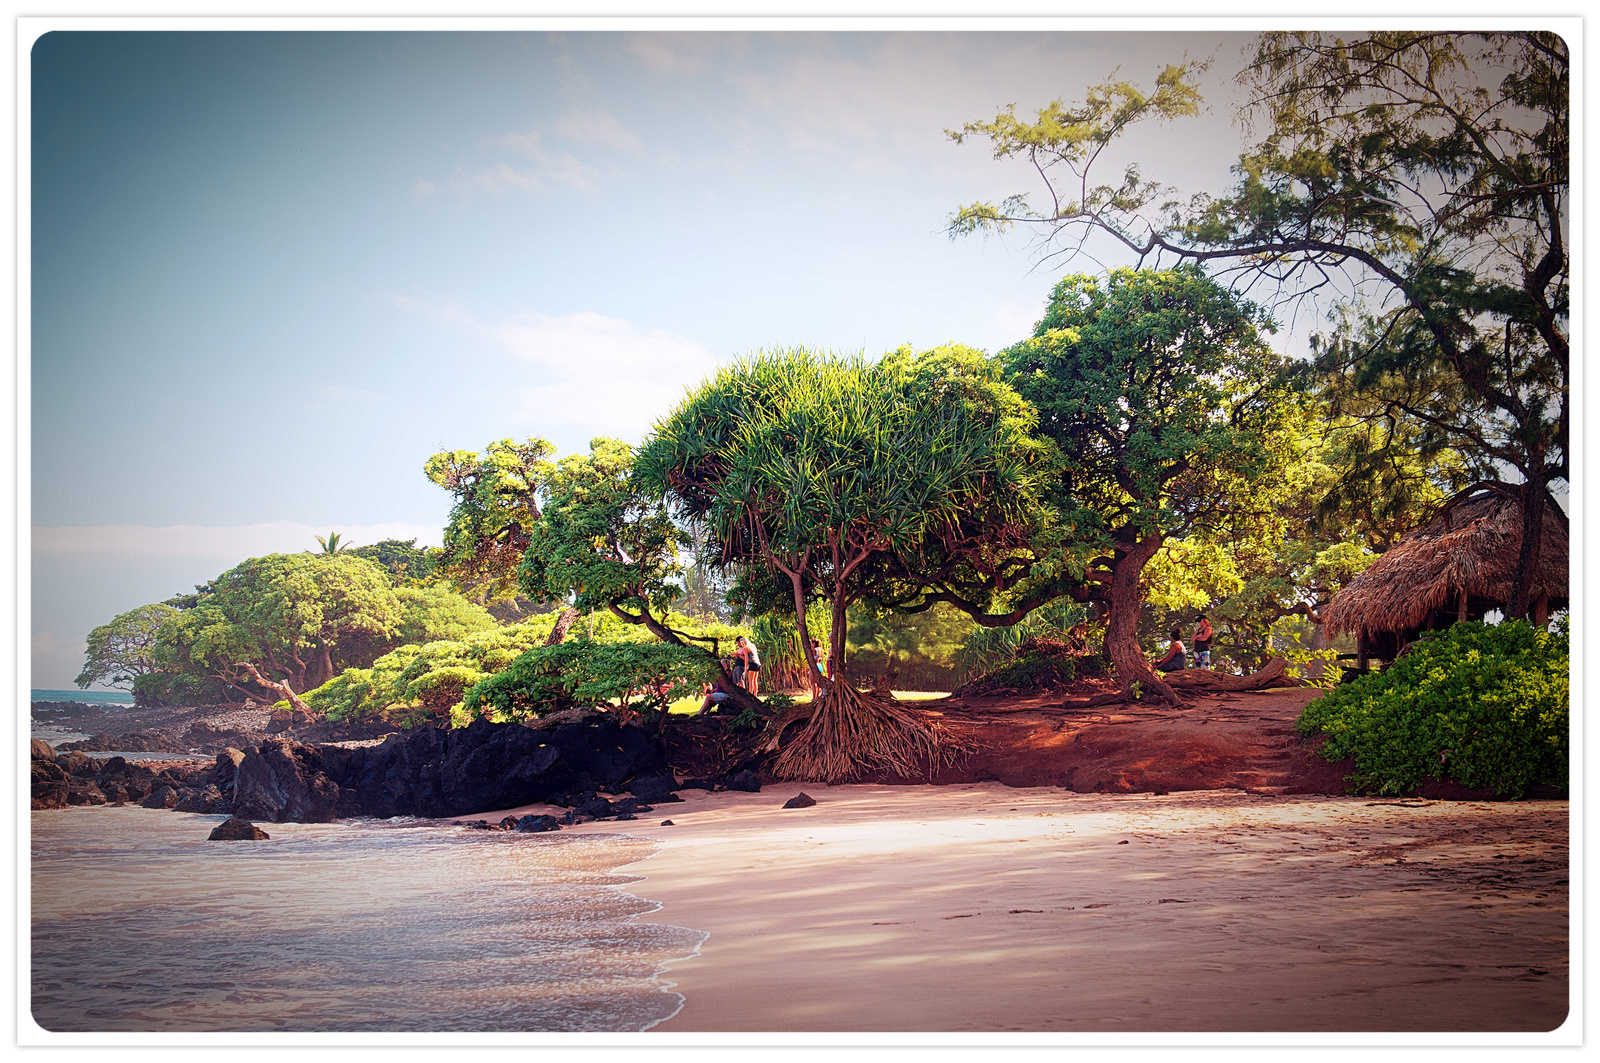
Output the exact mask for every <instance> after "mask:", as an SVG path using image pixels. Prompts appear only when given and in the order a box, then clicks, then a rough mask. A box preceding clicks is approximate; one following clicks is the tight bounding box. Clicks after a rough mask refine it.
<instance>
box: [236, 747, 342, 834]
mask: <svg viewBox="0 0 1600 1063" xmlns="http://www.w3.org/2000/svg"><path fill="white" fill-rule="evenodd" d="M243 752H244V756H243V758H242V759H241V760H240V761H239V765H238V769H237V771H236V772H235V775H234V790H233V814H234V815H235V816H238V817H240V818H244V819H266V820H271V821H272V822H274V823H289V822H294V823H328V822H331V821H332V820H333V819H334V818H335V807H336V806H337V805H338V803H339V796H340V788H339V785H338V784H337V783H335V782H334V781H333V780H332V779H330V778H328V776H327V774H326V773H324V772H323V770H322V767H323V764H322V757H321V754H320V753H319V751H318V750H317V748H316V747H315V746H305V745H301V744H300V743H298V742H291V741H288V740H286V739H281V738H277V739H267V740H265V741H263V742H262V743H261V744H260V745H259V746H256V747H254V748H252V749H247V750H244V751H243Z"/></svg>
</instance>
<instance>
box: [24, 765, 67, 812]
mask: <svg viewBox="0 0 1600 1063" xmlns="http://www.w3.org/2000/svg"><path fill="white" fill-rule="evenodd" d="M71 785H72V776H70V775H68V774H67V773H66V772H65V771H62V770H61V768H60V767H59V766H58V765H57V764H56V763H55V761H54V760H53V759H52V758H50V757H43V756H35V757H34V758H33V779H32V795H33V799H32V807H33V808H34V809H50V808H66V807H67V790H68V788H69V787H70V786H71Z"/></svg>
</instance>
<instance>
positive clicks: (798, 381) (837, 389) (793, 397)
mask: <svg viewBox="0 0 1600 1063" xmlns="http://www.w3.org/2000/svg"><path fill="white" fill-rule="evenodd" d="M1030 428H1031V411H1029V410H1028V408H1027V406H1026V404H1025V403H1022V402H1021V401H1020V400H1019V399H1018V398H1017V397H1016V395H1015V393H1013V392H1012V391H1011V389H1010V388H1009V387H1007V386H1006V385H1005V384H1004V383H1003V382H1001V381H1000V380H998V378H997V376H996V374H995V371H994V368H993V367H992V366H991V365H989V364H988V363H987V362H986V360H985V359H984V358H983V357H982V356H981V354H979V353H978V352H975V351H971V350H968V349H965V348H940V349H938V350H935V351H929V352H924V353H923V354H920V355H913V354H912V353H911V352H910V351H909V350H901V351H895V352H891V354H889V355H886V356H885V357H884V359H883V360H882V361H881V362H879V363H877V364H876V365H874V364H869V363H867V362H865V361H863V360H861V359H859V358H856V359H841V358H836V357H834V356H831V355H827V354H821V353H818V352H814V351H808V350H803V349H802V350H792V351H777V352H770V353H766V354H762V355H760V356H757V357H755V358H752V359H750V360H748V361H745V362H742V363H739V364H737V365H734V366H730V367H727V368H724V369H722V370H720V371H719V372H718V373H717V375H716V376H715V377H713V378H712V379H711V380H710V381H708V382H707V383H705V384H704V385H702V386H701V387H700V388H698V389H697V390H695V391H694V392H693V393H691V394H690V395H689V397H688V398H687V399H686V400H685V401H684V402H683V404H681V405H680V406H679V407H678V408H677V409H676V410H675V411H673V413H672V414H671V415H670V416H669V417H668V418H667V419H666V420H665V421H663V422H662V423H661V424H660V425H659V426H658V428H657V431H656V435H655V437H654V438H653V439H652V440H650V441H649V442H648V443H647V444H646V445H645V446H644V447H643V448H642V449H641V451H640V453H639V459H638V470H639V479H640V482H641V484H642V485H643V486H644V489H645V490H647V491H648V492H650V493H652V494H666V495H668V496H669V497H670V499H671V500H672V502H673V504H674V505H675V506H676V507H677V509H678V511H679V514H680V516H681V517H683V518H684V519H685V520H687V521H689V522H691V523H693V524H696V525H697V526H700V527H702V528H703V529H705V531H706V532H707V534H708V535H709V536H710V539H711V541H712V543H713V547H712V549H713V552H715V553H716V554H717V555H718V556H720V557H721V558H722V559H723V561H724V562H729V561H731V562H740V563H746V564H748V563H751V562H761V563H764V564H765V565H768V566H771V568H772V569H774V570H775V571H777V572H780V573H782V574H783V575H784V576H785V577H786V578H787V579H788V580H789V581H790V587H791V591H792V594H791V597H792V599H793V601H794V602H796V603H800V604H796V605H792V606H791V607H790V611H791V612H795V611H798V610H801V609H803V608H804V607H805V606H804V604H803V603H805V602H808V601H811V600H814V599H822V600H825V601H828V602H829V604H830V606H831V609H832V613H831V615H832V618H833V632H832V633H831V635H830V637H829V639H828V640H827V641H828V643H829V647H830V652H831V654H832V655H833V672H834V674H835V675H837V674H840V673H841V672H842V666H843V655H844V651H845V645H844V642H845V640H844V638H843V624H844V619H845V613H846V610H847V609H848V607H849V605H850V604H851V603H852V602H854V601H857V600H859V599H860V598H861V597H863V596H864V595H867V594H869V593H873V592H887V591H888V590H889V589H890V585H891V584H892V583H893V582H894V580H895V578H896V576H898V577H900V578H915V577H916V576H917V575H919V572H918V570H919V569H922V570H925V568H926V566H927V565H928V564H929V563H930V558H933V557H935V556H937V555H940V554H941V553H944V552H947V551H948V550H949V549H950V548H951V547H952V546H954V545H955V544H958V543H959V544H974V543H982V544H992V543H993V541H994V539H995V536H996V535H997V534H1000V533H1003V532H1004V531H1005V530H1007V529H1011V528H1014V527H1016V526H1018V525H1021V524H1024V523H1026V521H1027V520H1028V513H1029V510H1030V506H1029V500H1030V499H1032V498H1033V497H1035V496H1036V494H1037V491H1038V487H1039V480H1040V468H1041V465H1042V458H1043V456H1044V455H1045V453H1046V450H1045V448H1042V447H1041V446H1040V445H1039V444H1038V443H1037V442H1036V441H1034V440H1033V439H1032V438H1031V437H1030V435H1029V431H1028V430H1029V429H1030Z"/></svg>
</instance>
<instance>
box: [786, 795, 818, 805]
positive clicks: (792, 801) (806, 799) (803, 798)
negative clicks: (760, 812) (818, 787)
mask: <svg viewBox="0 0 1600 1063" xmlns="http://www.w3.org/2000/svg"><path fill="white" fill-rule="evenodd" d="M816 803H817V799H816V798H815V797H812V796H811V795H810V794H808V793H806V792H804V791H801V792H800V793H797V794H795V795H794V796H793V797H791V798H789V800H787V801H785V802H784V803H783V807H784V808H810V807H811V806H812V805H814V804H816Z"/></svg>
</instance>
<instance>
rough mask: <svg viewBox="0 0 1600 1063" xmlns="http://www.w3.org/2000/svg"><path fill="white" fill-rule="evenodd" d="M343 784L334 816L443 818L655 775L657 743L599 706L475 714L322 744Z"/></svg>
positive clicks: (615, 788)
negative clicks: (460, 722)
mask: <svg viewBox="0 0 1600 1063" xmlns="http://www.w3.org/2000/svg"><path fill="white" fill-rule="evenodd" d="M324 755H325V756H327V757H328V758H329V760H330V761H333V760H335V759H338V760H342V761H343V763H342V764H337V765H332V766H330V770H329V775H330V777H331V778H334V779H335V780H336V781H338V783H339V784H340V786H341V787H342V788H343V791H344V798H343V800H342V801H341V803H340V806H339V811H340V814H341V815H367V816H381V817H382V816H427V817H437V818H443V817H449V816H460V815H464V814H466V813H470V812H476V811H479V810H481V809H485V808H510V807H514V806H516V805H525V804H533V803H536V802H542V801H545V800H547V799H548V798H549V797H551V796H552V795H556V794H567V793H573V792H581V791H584V790H594V791H600V790H607V791H609V792H611V793H617V792H620V787H621V786H622V785H623V784H625V783H627V782H628V781H629V780H631V779H633V778H634V777H635V776H647V777H655V776H660V775H661V774H662V773H663V772H664V771H665V768H666V764H665V761H664V759H663V757H662V755H661V750H660V748H659V747H658V746H657V745H656V744H655V742H654V741H653V740H652V739H651V738H650V736H649V735H648V734H646V733H645V732H644V731H643V730H641V729H640V728H638V727H624V726H620V725H619V724H618V723H617V722H616V720H615V718H614V717H611V716H610V715H609V714H607V713H601V712H592V711H589V712H585V711H581V710H580V711H576V712H568V713H562V714H560V718H555V719H549V720H545V721H541V722H540V723H539V724H537V725H535V726H523V725H521V724H509V723H508V724H496V723H489V722H487V721H484V720H479V721H476V722H474V723H473V724H471V725H470V726H468V727H464V728H460V729H457V730H440V729H436V728H428V729H425V730H420V731H416V732H413V733H411V734H409V735H392V736H390V738H389V739H388V740H387V741H385V742H384V743H383V744H382V745H381V746H370V747H366V748H362V749H354V750H338V749H327V750H324Z"/></svg>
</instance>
